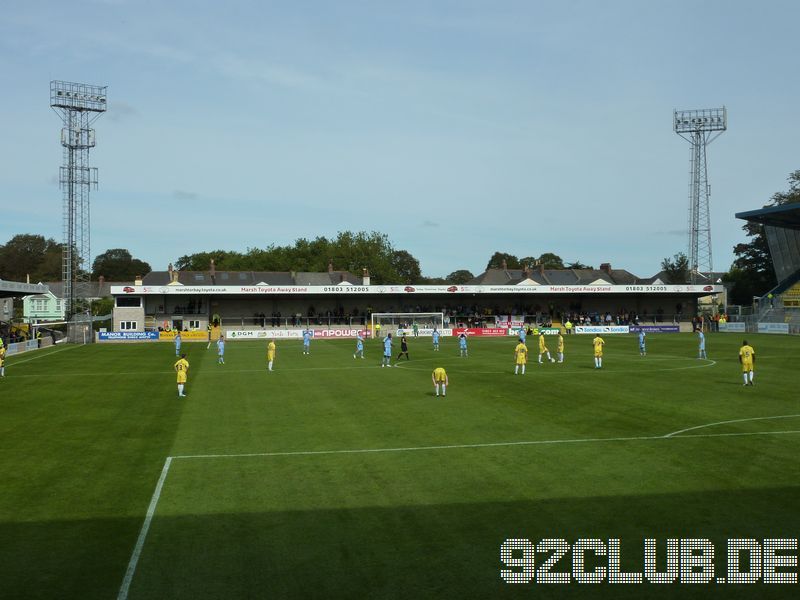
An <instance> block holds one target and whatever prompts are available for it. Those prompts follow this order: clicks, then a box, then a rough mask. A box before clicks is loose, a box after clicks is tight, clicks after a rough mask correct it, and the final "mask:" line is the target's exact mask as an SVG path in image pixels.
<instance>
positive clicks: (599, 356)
mask: <svg viewBox="0 0 800 600" xmlns="http://www.w3.org/2000/svg"><path fill="white" fill-rule="evenodd" d="M605 343H606V342H605V340H603V338H601V337H600V336H599V335H596V336H594V339H593V340H592V345H593V346H594V368H595V369H599V368H601V367H602V366H603V344H605Z"/></svg>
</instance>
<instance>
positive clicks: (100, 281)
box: [97, 275, 106, 298]
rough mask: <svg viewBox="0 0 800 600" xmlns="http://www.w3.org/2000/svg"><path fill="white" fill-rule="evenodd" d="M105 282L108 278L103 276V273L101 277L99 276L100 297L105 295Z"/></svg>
mask: <svg viewBox="0 0 800 600" xmlns="http://www.w3.org/2000/svg"><path fill="white" fill-rule="evenodd" d="M105 282H106V278H105V277H103V276H102V275H100V277H98V278H97V296H98V297H101V298H102V297H103V295H104V294H103V285H104V284H105Z"/></svg>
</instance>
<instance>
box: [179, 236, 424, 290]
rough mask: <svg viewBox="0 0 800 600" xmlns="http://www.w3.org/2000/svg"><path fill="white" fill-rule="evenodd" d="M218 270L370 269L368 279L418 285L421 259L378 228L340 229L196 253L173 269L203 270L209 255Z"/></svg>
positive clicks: (207, 264) (319, 270)
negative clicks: (329, 235)
mask: <svg viewBox="0 0 800 600" xmlns="http://www.w3.org/2000/svg"><path fill="white" fill-rule="evenodd" d="M212 258H213V259H214V264H215V266H216V269H217V270H218V271H311V272H321V271H327V270H328V264H329V262H330V263H332V264H333V267H334V269H335V270H337V271H350V272H351V273H353V274H355V275H360V274H361V269H363V268H365V267H366V268H368V269H369V272H370V275H371V277H372V281H373V282H374V283H376V284H381V283H398V282H400V283H419V282H420V281H421V280H422V273H421V271H420V266H419V261H418V260H417V259H416V258H414V256H412V255H411V253H410V252H408V251H406V250H398V249H396V248H395V247H394V246H393V245H392V243H391V242H390V241H389V238H388V236H387V235H385V234H383V233H379V232H377V231H372V232H366V231H359V232H352V231H340V232H339V233H338V234H337V235H336V237H335V238H333V239H328V238H326V237H316V238H314V239H311V240H309V239H307V238H299V239H297V240H295V242H294V244H291V245H286V246H276V245H274V244H271V245H269V246H267V247H266V248H263V249H262V248H248V249H247V251H246V252H245V253H240V252H233V251H228V250H214V251H212V252H198V253H196V254H189V255H185V256H181V257H180V258H179V259H178V260H177V261H176V262H175V268H176V269H179V270H181V271H183V270H189V271H207V270H208V269H209V267H210V264H211V259H212Z"/></svg>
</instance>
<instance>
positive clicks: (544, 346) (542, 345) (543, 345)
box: [539, 331, 556, 364]
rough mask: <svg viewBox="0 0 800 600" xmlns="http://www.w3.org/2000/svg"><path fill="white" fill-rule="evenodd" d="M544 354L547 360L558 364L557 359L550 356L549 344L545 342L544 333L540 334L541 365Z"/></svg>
mask: <svg viewBox="0 0 800 600" xmlns="http://www.w3.org/2000/svg"><path fill="white" fill-rule="evenodd" d="M542 354H547V360H549V361H550V362H556V361H555V359H554V358H553V357H552V356H550V350H548V349H547V344H546V343H545V341H544V332H541V331H540V332H539V364H542Z"/></svg>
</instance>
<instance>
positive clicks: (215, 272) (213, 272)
mask: <svg viewBox="0 0 800 600" xmlns="http://www.w3.org/2000/svg"><path fill="white" fill-rule="evenodd" d="M208 270H209V272H210V273H211V277H214V275H216V274H217V267H216V266H215V265H214V259H213V258H212V259H211V266H210V267H209V269H208Z"/></svg>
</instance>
